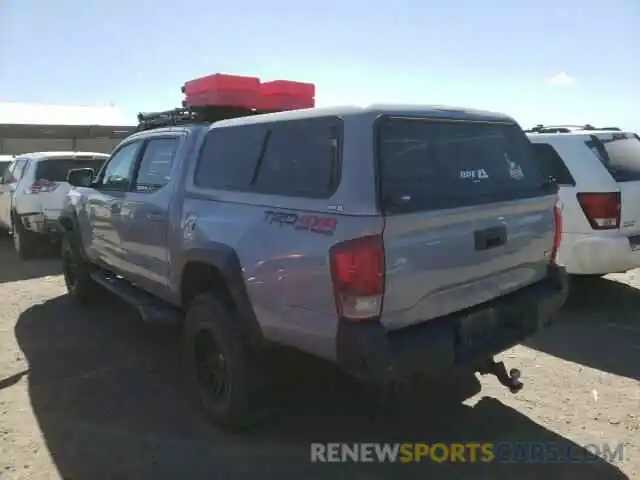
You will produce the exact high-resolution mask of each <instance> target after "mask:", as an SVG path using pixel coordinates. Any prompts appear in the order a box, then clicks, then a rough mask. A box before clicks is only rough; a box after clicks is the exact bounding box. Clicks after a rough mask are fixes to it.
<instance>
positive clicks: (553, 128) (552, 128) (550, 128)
mask: <svg viewBox="0 0 640 480" xmlns="http://www.w3.org/2000/svg"><path fill="white" fill-rule="evenodd" d="M581 130H583V131H612V132H620V131H621V130H620V128H618V127H594V126H593V125H591V124H589V123H587V124H584V125H543V124H538V125H536V126H535V127H532V128H530V129H528V130H525V132H526V133H570V132H575V131H581Z"/></svg>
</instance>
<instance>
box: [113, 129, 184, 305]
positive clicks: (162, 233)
mask: <svg viewBox="0 0 640 480" xmlns="http://www.w3.org/2000/svg"><path fill="white" fill-rule="evenodd" d="M181 138H184V135H181V134H175V133H169V134H162V135H158V136H152V137H151V138H149V139H148V140H146V143H145V146H144V150H143V152H142V157H141V159H140V163H139V165H138V167H137V169H136V170H137V173H136V176H135V179H134V180H133V184H132V188H131V190H130V191H128V192H127V193H126V194H125V198H124V203H123V206H122V212H121V215H120V220H121V221H120V232H119V235H120V238H121V240H122V242H123V245H124V249H125V251H126V252H127V255H126V257H123V262H122V265H123V269H124V271H123V273H124V274H125V275H126V276H127V278H129V279H131V280H133V281H134V283H137V284H138V285H140V286H141V287H143V288H144V289H145V290H147V291H149V292H151V293H155V294H156V295H160V296H162V295H165V294H166V291H167V290H166V289H167V288H168V284H167V279H168V278H169V275H168V272H169V244H168V239H167V233H168V228H169V206H170V203H171V198H172V196H173V189H172V188H171V187H172V186H173V184H171V180H172V175H173V170H174V162H175V158H176V153H177V150H178V147H179V145H180V140H181Z"/></svg>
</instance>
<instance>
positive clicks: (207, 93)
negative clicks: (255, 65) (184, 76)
mask: <svg viewBox="0 0 640 480" xmlns="http://www.w3.org/2000/svg"><path fill="white" fill-rule="evenodd" d="M182 91H183V92H184V94H185V101H186V103H187V104H188V105H191V106H206V105H209V106H213V105H219V106H226V107H247V108H256V106H257V105H258V103H259V102H260V96H261V85H260V79H259V78H256V77H246V76H242V75H227V74H222V73H216V74H215V75H208V76H206V77H201V78H196V79H194V80H189V81H188V82H186V83H185V84H184V86H183V87H182Z"/></svg>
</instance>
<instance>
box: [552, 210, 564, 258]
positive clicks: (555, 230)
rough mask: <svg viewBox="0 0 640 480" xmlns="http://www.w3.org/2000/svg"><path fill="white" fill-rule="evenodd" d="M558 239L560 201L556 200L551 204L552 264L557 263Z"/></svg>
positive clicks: (560, 233) (560, 234) (560, 221)
mask: <svg viewBox="0 0 640 480" xmlns="http://www.w3.org/2000/svg"><path fill="white" fill-rule="evenodd" d="M560 240H562V203H560V201H557V202H556V204H555V205H554V206H553V249H552V250H551V258H550V262H551V264H552V265H556V264H557V259H558V250H560Z"/></svg>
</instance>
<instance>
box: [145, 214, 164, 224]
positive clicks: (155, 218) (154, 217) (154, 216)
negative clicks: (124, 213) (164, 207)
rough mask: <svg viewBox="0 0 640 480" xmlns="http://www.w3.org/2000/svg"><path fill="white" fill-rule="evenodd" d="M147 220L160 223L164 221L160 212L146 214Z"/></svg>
mask: <svg viewBox="0 0 640 480" xmlns="http://www.w3.org/2000/svg"><path fill="white" fill-rule="evenodd" d="M147 220H150V221H152V222H161V221H163V220H164V215H163V214H162V213H160V212H151V213H147Z"/></svg>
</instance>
